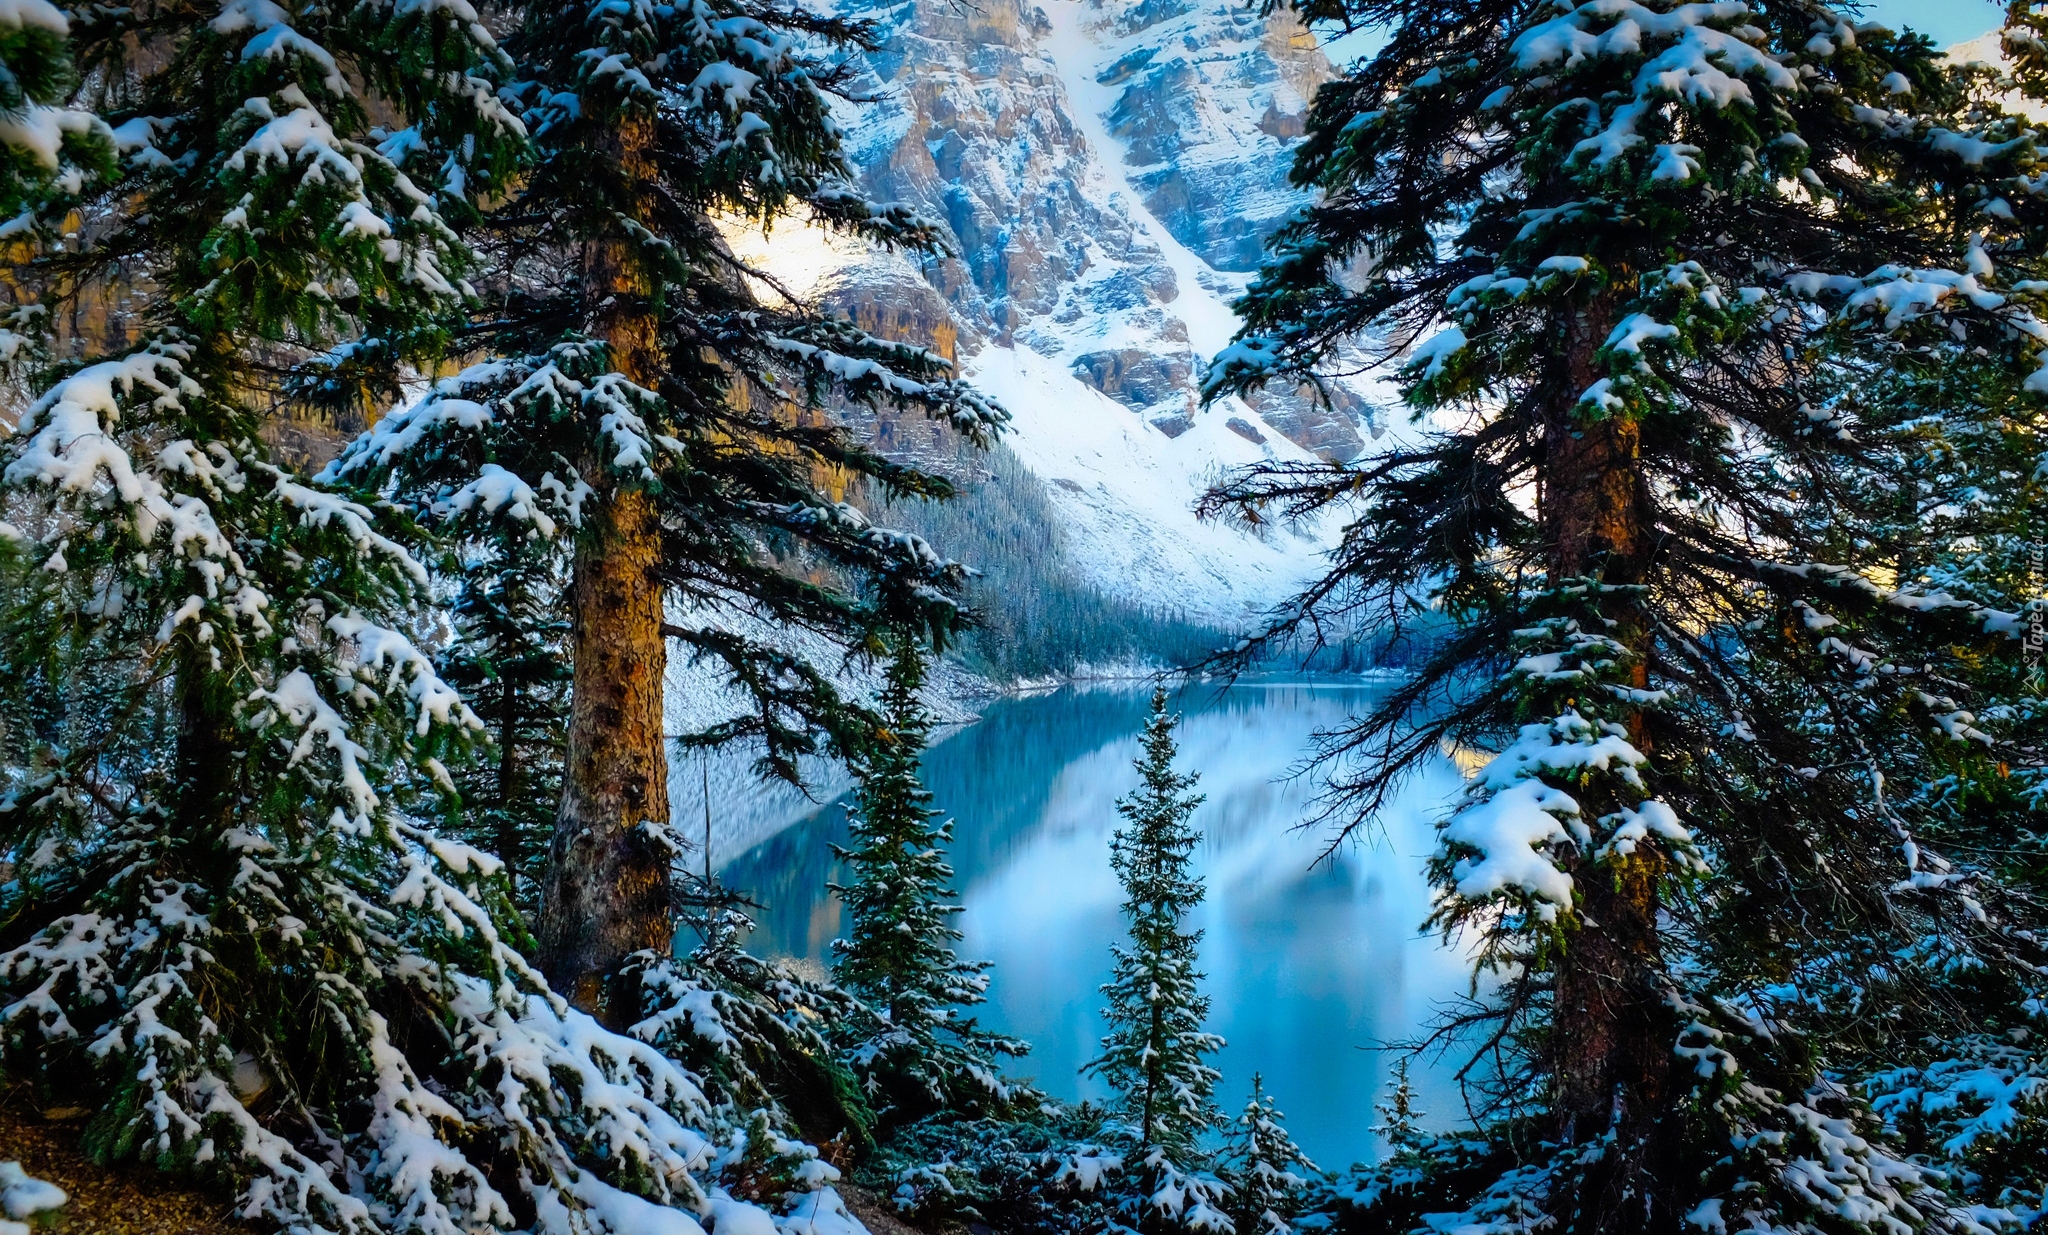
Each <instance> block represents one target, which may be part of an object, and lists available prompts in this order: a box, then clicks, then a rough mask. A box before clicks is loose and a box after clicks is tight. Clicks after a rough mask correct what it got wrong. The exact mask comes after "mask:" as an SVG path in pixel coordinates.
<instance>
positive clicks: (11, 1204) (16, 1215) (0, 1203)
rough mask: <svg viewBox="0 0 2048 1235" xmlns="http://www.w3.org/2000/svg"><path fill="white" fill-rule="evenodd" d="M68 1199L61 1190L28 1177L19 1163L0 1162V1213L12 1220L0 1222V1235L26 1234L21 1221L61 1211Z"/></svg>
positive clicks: (25, 1227)
mask: <svg viewBox="0 0 2048 1235" xmlns="http://www.w3.org/2000/svg"><path fill="white" fill-rule="evenodd" d="M69 1199H70V1198H69V1197H67V1196H65V1194H64V1189H62V1188H59V1187H58V1186H57V1185H56V1184H53V1183H49V1182H47V1181H45V1180H41V1179H37V1178H35V1177H33V1176H31V1175H30V1174H29V1173H28V1172H27V1171H24V1170H22V1169H21V1163H19V1162H0V1213H5V1214H6V1215H7V1216H8V1217H9V1218H12V1219H15V1221H13V1222H0V1235H9V1232H8V1229H7V1228H9V1227H13V1228H14V1229H15V1230H18V1231H23V1232H26V1231H27V1230H28V1227H27V1226H25V1225H23V1220H25V1219H28V1218H32V1217H34V1216H35V1215H37V1214H39V1213H44V1212H47V1211H49V1210H52V1209H58V1208H61V1207H62V1206H63V1204H64V1202H65V1201H67V1200H69Z"/></svg>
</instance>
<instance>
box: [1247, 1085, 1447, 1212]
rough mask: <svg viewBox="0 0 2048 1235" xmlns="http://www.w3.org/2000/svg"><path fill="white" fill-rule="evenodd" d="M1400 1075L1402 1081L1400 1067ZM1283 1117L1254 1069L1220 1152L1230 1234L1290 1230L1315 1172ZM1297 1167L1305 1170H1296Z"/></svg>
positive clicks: (1316, 1172) (1312, 1164)
mask: <svg viewBox="0 0 2048 1235" xmlns="http://www.w3.org/2000/svg"><path fill="white" fill-rule="evenodd" d="M1401 1079H1402V1082H1403V1085H1404V1086H1405V1084H1406V1082H1407V1073H1406V1072H1405V1070H1404V1071H1403V1073H1402V1077H1401ZM1284 1118H1285V1117H1284V1116H1283V1115H1281V1113H1280V1111H1279V1110H1278V1109H1277V1108H1276V1107H1275V1106H1274V1105H1273V1098H1272V1096H1271V1095H1270V1094H1268V1093H1267V1092H1266V1091H1265V1087H1264V1085H1263V1084H1261V1082H1260V1079H1259V1076H1258V1074H1257V1073H1253V1074H1252V1093H1251V1097H1250V1098H1248V1099H1246V1101H1245V1104H1244V1113H1243V1114H1241V1115H1239V1116H1238V1117H1237V1120H1236V1122H1235V1123H1233V1124H1231V1125H1230V1128H1229V1131H1228V1135H1227V1136H1226V1137H1225V1139H1224V1143H1223V1152H1222V1154H1221V1161H1222V1174H1223V1177H1224V1179H1226V1180H1227V1181H1229V1183H1230V1205H1229V1213H1230V1226H1231V1230H1232V1231H1233V1233H1234V1235H1289V1233H1290V1232H1291V1231H1293V1229H1294V1227H1293V1225H1292V1223H1293V1221H1294V1216H1295V1214H1296V1213H1297V1212H1299V1210H1300V1208H1301V1202H1302V1194H1303V1192H1304V1191H1305V1190H1306V1189H1307V1187H1308V1182H1309V1179H1310V1178H1311V1177H1313V1176H1314V1175H1316V1174H1318V1171H1317V1169H1316V1164H1315V1163H1313V1162H1310V1161H1309V1160H1308V1157H1307V1156H1306V1155H1305V1154H1303V1153H1302V1152H1301V1149H1300V1148H1299V1147H1298V1146H1296V1145H1295V1143H1294V1138H1292V1137H1290V1136H1288V1135H1287V1128H1286V1126H1285V1124H1284V1123H1283V1122H1282V1121H1283V1120H1284ZM1297 1167H1299V1168H1300V1169H1301V1170H1304V1171H1307V1172H1308V1175H1306V1176H1304V1175H1300V1174H1297V1173H1296V1172H1295V1168H1297Z"/></svg>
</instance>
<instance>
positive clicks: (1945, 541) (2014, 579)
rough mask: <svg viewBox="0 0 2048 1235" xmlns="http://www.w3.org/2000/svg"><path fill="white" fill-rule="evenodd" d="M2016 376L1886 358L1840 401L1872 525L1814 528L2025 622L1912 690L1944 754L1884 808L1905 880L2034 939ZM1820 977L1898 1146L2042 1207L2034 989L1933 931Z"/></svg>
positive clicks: (2005, 967)
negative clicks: (1924, 854)
mask: <svg viewBox="0 0 2048 1235" xmlns="http://www.w3.org/2000/svg"><path fill="white" fill-rule="evenodd" d="M2044 254H2048V245H2043V244H2041V243H2040V241H2039V240H2030V241H2029V244H2028V245H2027V248H2026V249H2025V250H2024V251H2013V250H2010V249H2008V251H2007V252H2006V253H2004V254H2003V256H2002V259H2001V270H2002V271H2003V272H2005V273H2006V277H2007V278H2012V277H2014V275H2015V274H2017V273H2018V271H2016V270H2015V269H2014V268H2015V267H2019V268H2020V270H2024V271H2025V272H2027V273H2030V274H2034V275H2036V276H2037V277H2038V276H2039V275H2040V274H2043V273H2048V269H2044V267H2043V263H2042V261H2041V257H2042V256H2043V255H2044ZM2025 376H2026V375H2025V374H2023V373H2017V372H2014V370H2013V368H2012V366H2010V365H2007V364H2004V363H2002V358H2000V357H1997V356H1993V355H1986V354H1983V353H1982V352H1981V351H1980V350H1979V349H1977V348H1976V347H1974V346H1973V345H1972V343H1971V342H1970V340H1969V339H1968V338H1967V337H1965V338H1957V337H1956V336H1955V335H1953V334H1951V333H1949V332H1946V331H1943V332H1939V333H1934V334H1930V335H1928V336H1927V337H1925V338H1921V339H1917V340H1912V341H1910V344H1909V345H1903V346H1899V347H1897V348H1896V350H1895V351H1894V353H1893V354H1892V355H1890V356H1889V357H1887V358H1886V364H1885V370H1884V380H1882V381H1879V382H1867V383H1861V384H1859V385H1857V386H1855V387H1853V388H1850V389H1847V390H1845V391H1844V392H1843V402H1844V404H1845V405H1848V406H1850V407H1852V408H1853V410H1854V413H1855V416H1856V418H1857V420H1858V421H1859V422H1860V424H1861V425H1862V426H1863V427H1862V428H1861V429H1859V433H1860V434H1861V435H1862V436H1863V437H1865V438H1866V439H1873V438H1876V437H1878V436H1879V435H1880V434H1882V435H1883V436H1885V437H1887V438H1890V439H1893V440H1895V441H1896V442H1897V444H1898V447H1899V449H1900V452H1901V460H1900V467H1899V468H1898V469H1897V471H1896V473H1895V474H1893V475H1890V476H1885V477H1882V478H1880V479H1881V480H1882V484H1881V485H1880V486H1879V487H1878V489H1877V491H1875V492H1872V493H1870V494H1869V495H1868V496H1869V499H1870V500H1869V502H1868V509H1869V510H1871V511H1872V512H1873V513H1874V515H1875V517H1871V518H1867V519H1863V520H1859V521H1858V522H1857V523H1856V524H1854V525H1853V526H1845V527H1837V528H1832V529H1829V531H1830V532H1831V534H1832V544H1831V545H1830V546H1829V547H1828V548H1827V549H1825V550H1824V551H1823V555H1824V556H1826V557H1828V558H1831V559H1839V558H1843V557H1847V556H1848V555H1850V554H1853V553H1856V552H1858V551H1859V550H1860V551H1861V552H1863V553H1864V554H1866V555H1868V556H1871V557H1874V558H1875V559H1877V560H1883V561H1889V562H1890V563H1891V564H1892V567H1893V569H1894V570H1895V571H1896V572H1897V575H1898V578H1899V579H1901V580H1905V581H1910V582H1911V583H1912V584H1913V585H1915V586H1917V587H1919V588H1922V589H1924V590H1927V591H1930V592H1934V591H1939V592H1942V593H1945V594H1947V595H1950V596H1953V597H1957V598H1961V599H1964V600H1968V601H1971V602H1974V603H1977V604H1980V605H1984V606H1987V607H1989V608H1993V609H1999V610H2016V611H2022V612H2024V613H2025V614H2026V617H2027V619H2028V620H2027V621H2026V623H2025V625H2026V627H2027V628H2028V630H2027V634H2028V638H2027V639H2026V640H2025V641H2023V642H2022V643H2021V645H2020V646H2018V647H2015V648H2013V649H2011V652H2010V654H2004V655H1999V654H1993V655H1985V656H1978V657H1969V658H1961V659H1958V660H1956V661H1955V662H1953V663H1951V664H1948V665H1946V666H1944V668H1945V673H1944V675H1943V676H1944V677H1945V678H1946V679H1947V680H1946V681H1943V682H1939V683H1934V684H1930V685H1929V686H1928V687H1927V689H1928V690H1929V691H1930V692H1931V693H1935V694H1939V695H1941V696H1943V697H1947V698H1950V699H1951V700H1952V701H1951V702H1947V703H1943V704H1941V705H1940V707H1939V709H1938V711H1937V713H1936V717H1935V719H1936V721H1937V723H1939V724H1942V725H1943V726H1945V727H1946V728H1947V730H1948V731H1949V732H1950V733H1951V734H1952V736H1953V740H1952V741H1949V742H1946V743H1941V744H1937V745H1935V746H1934V747H1932V748H1930V749H1928V750H1926V751H1925V752H1924V756H1925V757H1924V758H1923V759H1921V760H1918V761H1915V762H1913V763H1911V764H1908V765H1905V766H1898V765H1899V762H1900V761H1896V760H1895V761H1894V766H1892V767H1889V768H1888V769H1887V775H1888V776H1889V777H1890V780H1889V783H1888V785H1887V793H1888V796H1889V797H1890V799H1891V802H1892V804H1893V806H1894V808H1895V809H1897V810H1898V811H1900V812H1901V813H1902V814H1903V815H1905V816H1906V817H1908V818H1910V819H1912V820H1913V821H1914V823H1913V834H1914V838H1915V840H1916V842H1917V843H1918V844H1919V845H1921V846H1923V847H1924V848H1926V849H1928V850H1929V851H1930V853H1931V854H1932V855H1935V857H1933V858H1931V859H1930V860H1929V861H1928V862H1927V863H1926V867H1927V869H1926V871H1925V873H1924V874H1922V875H1921V876H1919V877H1920V878H1922V879H1939V880H1942V881H1945V882H1951V883H1953V884H1955V885H1956V887H1957V888H1958V889H1959V890H1960V891H1961V892H1963V893H1964V894H1965V895H1967V896H1968V897H1969V898H1970V901H1971V902H1974V903H1975V904H1976V906H1977V907H1978V908H1979V909H1980V910H1982V911H1983V912H1985V913H1986V914H1987V915H1988V916H1989V917H1990V918H1992V919H1993V920H1997V921H2001V922H2004V921H2018V922H2028V921H2031V922H2034V923H2039V922H2040V921H2041V920H2042V919H2043V917H2044V916H2048V909H2044V906H2048V829H2044V826H2043V825H2044V823H2048V818H2044V815H2043V812H2042V801H2041V794H2042V790H2043V786H2044V780H2048V724H2044V722H2048V700H2044V696H2043V690H2042V688H2043V684H2042V682H2041V681H2040V680H2039V679H2038V678H2036V677H2035V676H2034V675H2035V673H2036V672H2038V669H2039V667H2040V660H2041V657H2040V652H2039V650H2038V644H2037V642H2036V636H2035V635H2034V633H2033V632H2034V630H2035V629H2038V626H2037V624H2038V623H2039V622H2040V620H2041V617H2042V616H2048V614H2044V609H2048V606H2044V604H2043V602H2042V601H2041V599H2040V589H2041V584H2042V581H2043V578H2042V559H2041V558H2039V557H2037V556H2036V555H2037V554H2038V553H2040V552H2041V550H2040V548H2039V546H2040V544H2041V543H2042V542H2041V541H2040V540H2039V539H2038V538H2039V537H2040V535H2041V513H2040V512H2041V511H2042V510H2043V509H2044V507H2043V505H2042V499H2043V497H2044V482H2048V474H2044V473H2043V472H2042V470H2041V468H2040V461H2041V459H2042V457H2043V449H2042V446H2043V430H2044V428H2048V406H2044V404H2043V401H2042V400H2041V399H2040V398H2039V397H2037V396H2035V395H2032V394H2030V393H2028V392H2027V391H2026V390H2025V389H2023V382H2024V380H2025ZM1845 479H1847V480H1852V481H1853V480H1854V479H1856V478H1845ZM2028 611H2030V612H2028ZM1929 659H1931V657H1930V658H1929ZM1964 701H1966V702H1967V709H1966V708H1965V706H1964ZM1961 908H1962V910H1963V912H1966V913H1967V912H1968V911H1969V909H1968V906H1967V905H1964V906H1962V907H1961ZM1835 968H1836V969H1837V970H1838V971H1839V972H1840V973H1841V974H1842V975H1844V976H1849V977H1853V978H1854V979H1855V980H1854V981H1842V980H1841V978H1839V977H1838V978H1836V979H1835V980H1833V981H1831V982H1829V983H1828V984H1826V986H1824V987H1822V988H1820V990H1819V991H1817V992H1816V993H1815V997H1814V1005H1815V1006H1814V1008H1813V1010H1812V1012H1810V1013H1809V1015H1812V1014H1813V1013H1817V1012H1825V1013H1826V1014H1827V1015H1829V1016H1832V1017H1834V1018H1836V1019H1837V1020H1838V1022H1839V1025H1840V1028H1839V1030H1838V1032H1837V1033H1836V1034H1835V1035H1834V1036H1835V1040H1836V1041H1837V1042H1838V1043H1840V1052H1841V1053H1840V1058H1841V1060H1842V1062H1843V1065H1844V1070H1845V1071H1846V1072H1848V1073H1850V1074H1851V1075H1852V1076H1855V1077H1858V1078H1860V1081H1861V1084H1862V1085H1863V1087H1864V1088H1865V1089H1866V1090H1867V1091H1868V1092H1869V1093H1870V1094H1871V1095H1872V1098H1873V1103H1872V1105H1873V1107H1874V1108H1875V1109H1876V1110H1877V1112H1878V1113H1879V1114H1880V1115H1881V1116H1882V1117H1883V1118H1884V1119H1885V1121H1886V1123H1887V1125H1888V1126H1889V1128H1890V1129H1891V1131H1892V1132H1893V1133H1894V1134H1895V1136H1896V1138H1897V1139H1898V1141H1899V1142H1900V1144H1901V1145H1902V1146H1903V1147H1904V1148H1905V1149H1906V1150H1907V1151H1908V1152H1909V1153H1910V1154H1913V1155H1916V1156H1924V1157H1925V1158H1927V1159H1928V1160H1930V1161H1931V1162H1932V1163H1933V1164H1934V1165H1936V1166H1937V1167H1939V1168H1941V1169H1943V1170H1945V1171H1947V1172H1948V1173H1949V1176H1950V1181H1951V1184H1952V1186H1954V1187H1955V1188H1956V1189H1957V1190H1958V1191H1960V1192H1961V1193H1962V1195H1964V1196H1965V1197H1967V1198H1969V1199H1971V1200H1974V1201H1977V1202H1978V1203H1981V1204H1985V1205H1990V1206H1996V1207H2000V1208H2005V1209H2009V1210H2011V1211H2013V1212H2014V1213H2017V1214H2021V1215H2026V1214H2028V1213H2030V1212H2032V1213H2039V1212H2040V1211H2042V1210H2043V1209H2048V1038H2044V1036H2043V1033H2044V1031H2048V1020H2044V1013H2048V974H2044V973H2042V972H2041V971H2040V970H2039V968H2038V967H2035V966H2032V965H2029V964H2017V965H2015V964H1986V963H1983V959H1982V958H1981V957H1980V956H1979V955H1978V949H1976V948H1974V947H1961V948H1959V947H1956V946H1955V945H1954V943H1953V942H1952V941H1951V940H1950V939H1949V938H1948V937H1946V936H1945V935H1944V934H1929V935H1927V936H1925V937H1923V938H1921V939H1918V940H1915V941H1913V944H1912V946H1909V947H1904V948H1901V947H1898V946H1897V944H1896V940H1895V939H1893V938H1890V937H1888V936H1886V935H1878V936H1876V937H1873V938H1871V939H1869V940H1868V941H1866V942H1864V943H1862V944H1861V945H1860V946H1859V947H1857V948H1856V949H1855V950H1854V951H1853V952H1851V953H1850V954H1849V955H1848V956H1846V957H1844V958H1843V960H1842V961H1841V962H1838V963H1837V964H1836V965H1835ZM1900 988H1904V989H1905V990H1906V991H1907V992H1908V994H1907V995H1906V996H1905V997H1901V996H1900V995H1899V994H1898V993H1897V992H1898V991H1899V990H1900Z"/></svg>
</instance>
